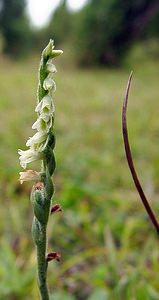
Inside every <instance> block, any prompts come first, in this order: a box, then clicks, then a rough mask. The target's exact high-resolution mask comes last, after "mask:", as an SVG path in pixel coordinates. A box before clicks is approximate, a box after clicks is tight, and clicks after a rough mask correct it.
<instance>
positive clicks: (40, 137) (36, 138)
mask: <svg viewBox="0 0 159 300" xmlns="http://www.w3.org/2000/svg"><path fill="white" fill-rule="evenodd" d="M46 136H47V135H46V133H43V132H37V133H35V134H34V135H33V136H32V137H30V138H29V140H28V141H27V142H26V146H28V147H30V146H32V145H33V144H39V143H42V142H43V141H44V140H45V139H46Z"/></svg>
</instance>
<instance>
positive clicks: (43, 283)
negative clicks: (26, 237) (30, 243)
mask: <svg viewBox="0 0 159 300" xmlns="http://www.w3.org/2000/svg"><path fill="white" fill-rule="evenodd" d="M46 243H47V241H46V225H43V226H41V242H40V243H39V244H38V245H37V268H38V285H39V290H40V295H41V300H49V292H48V287H47V265H48V263H47V261H46Z"/></svg>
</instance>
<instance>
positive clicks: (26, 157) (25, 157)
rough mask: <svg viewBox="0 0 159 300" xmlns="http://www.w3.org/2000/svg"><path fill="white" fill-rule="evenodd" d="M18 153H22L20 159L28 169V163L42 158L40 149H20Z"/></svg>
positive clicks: (22, 164)
mask: <svg viewBox="0 0 159 300" xmlns="http://www.w3.org/2000/svg"><path fill="white" fill-rule="evenodd" d="M18 153H19V155H20V157H19V160H20V164H21V166H22V168H24V169H26V166H27V164H28V163H30V162H32V161H35V160H39V159H42V153H39V152H38V151H34V150H33V149H28V150H25V151H23V150H20V149H19V150H18Z"/></svg>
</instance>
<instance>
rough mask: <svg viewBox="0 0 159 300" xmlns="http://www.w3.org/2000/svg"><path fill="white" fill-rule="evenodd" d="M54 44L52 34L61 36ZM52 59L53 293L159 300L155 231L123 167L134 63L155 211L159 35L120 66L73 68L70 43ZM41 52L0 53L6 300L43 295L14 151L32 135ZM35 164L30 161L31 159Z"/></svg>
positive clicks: (133, 127) (135, 143) (1, 276)
mask: <svg viewBox="0 0 159 300" xmlns="http://www.w3.org/2000/svg"><path fill="white" fill-rule="evenodd" d="M55 42H56V41H55ZM62 49H63V50H64V54H63V57H60V58H59V59H58V58H57V59H56V62H55V64H56V66H57V69H58V73H57V74H56V83H57V91H56V94H55V105H56V122H55V123H56V124H55V127H56V140H57V144H56V149H55V155H56V160H57V168H56V172H55V176H54V182H55V186H56V193H55V196H54V202H55V203H57V202H58V203H60V204H61V205H62V207H63V212H62V213H59V214H56V215H55V216H51V217H50V221H49V226H48V237H49V249H50V250H53V251H58V252H60V253H61V254H62V260H61V262H60V263H56V262H51V263H50V264H49V276H48V278H49V287H50V291H51V294H52V298H51V299H52V300H84V299H87V300H97V299H100V300H107V299H108V300H114V299H117V300H123V299H124V300H157V299H159V280H158V274H159V272H158V269H159V251H158V238H157V236H156V233H155V232H154V230H153V228H152V225H151V224H150V221H149V220H148V218H147V215H146V213H145V211H144V209H143V207H142V204H141V203H140V200H139V196H138V194H137V192H136V190H135V188H134V186H133V183H132V179H131V176H130V174H129V170H128V167H127V162H126V159H125V154H124V147H123V141H122V134H121V107H122V101H123V97H124V91H125V88H126V83H127V79H128V76H129V73H130V71H131V70H132V69H133V71H134V75H133V82H132V87H131V93H130V103H129V109H128V126H129V132H130V141H131V145H132V152H133V157H134V162H135V165H136V167H137V171H138V173H139V176H140V178H141V181H142V185H143V187H144V190H145V192H146V194H147V196H148V198H149V199H150V202H151V204H152V206H153V208H154V210H155V212H156V215H159V205H158V196H159V180H158V178H159V155H158V151H159V145H158V142H157V141H158V135H159V121H158V111H159V109H158V107H159V104H158V101H157V99H158V97H159V90H158V77H159V60H158V40H156V39H151V40H148V41H146V42H139V43H135V44H134V46H133V47H132V49H131V51H129V54H128V55H127V56H126V58H125V59H124V61H123V66H122V68H119V67H118V68H115V67H114V68H107V67H105V68H103V67H102V68H101V67H99V66H96V67H91V68H89V69H81V68H79V67H77V64H76V60H75V57H74V55H73V54H72V48H71V45H70V44H69V43H64V44H63V46H62ZM39 59H40V53H36V52H35V51H34V52H32V53H31V55H29V56H28V57H25V58H23V59H20V60H13V59H10V58H9V57H8V56H6V55H4V54H1V55H0V66H1V72H0V141H1V146H0V192H1V193H0V194H1V197H0V198H1V201H0V235H1V239H0V247H1V251H0V299H1V300H22V299H23V300H24V299H25V300H30V299H37V300H38V290H37V284H36V280H35V276H36V261H35V259H36V253H35V249H34V246H33V242H32V238H31V223H32V218H33V214H32V209H31V205H30V201H29V194H30V190H31V183H24V184H23V185H20V184H19V182H18V173H19V171H21V168H20V166H19V161H18V154H17V149H18V148H21V149H24V145H25V141H26V140H27V138H28V137H29V136H31V135H32V134H33V132H32V130H31V125H32V124H33V122H34V121H35V119H36V114H35V112H34V107H35V103H36V87H37V70H38V64H39ZM30 168H31V165H30Z"/></svg>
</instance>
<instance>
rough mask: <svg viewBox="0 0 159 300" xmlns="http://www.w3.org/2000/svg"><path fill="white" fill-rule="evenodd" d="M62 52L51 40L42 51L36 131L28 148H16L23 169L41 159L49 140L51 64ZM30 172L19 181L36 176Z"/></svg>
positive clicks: (53, 82) (51, 89)
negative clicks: (56, 48)
mask: <svg viewBox="0 0 159 300" xmlns="http://www.w3.org/2000/svg"><path fill="white" fill-rule="evenodd" d="M62 53H63V51H62V50H54V42H53V40H50V42H49V44H48V45H47V47H46V48H45V49H44V51H43V52H42V57H41V63H40V69H39V84H38V103H37V106H36V108H35V112H36V113H37V115H38V118H37V120H36V121H35V123H34V124H33V126H32V129H34V130H37V132H36V133H35V134H34V135H33V136H32V137H30V138H29V139H28V141H27V142H26V146H27V147H28V148H29V149H27V150H21V149H19V150H18V153H19V160H20V165H21V166H22V168H24V169H26V167H27V164H28V163H30V162H33V161H36V160H41V159H43V155H44V154H43V151H44V150H45V148H46V146H47V144H48V141H49V135H50V132H51V131H52V128H53V123H54V122H53V121H54V112H55V107H54V103H53V93H54V92H55V90H56V84H55V81H54V75H55V73H56V72H57V70H56V67H55V66H54V64H53V59H54V58H55V57H56V56H58V55H60V54H62ZM41 74H42V75H41ZM44 74H45V76H44ZM28 172H29V173H28ZM33 172H34V171H33ZM21 173H22V172H21ZM28 174H29V176H28ZM32 174H33V173H31V170H28V171H26V172H23V174H20V176H22V179H21V178H20V182H21V183H22V182H23V181H28V180H32V179H34V178H35V177H36V176H35V177H34V176H32ZM25 175H26V177H25Z"/></svg>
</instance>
